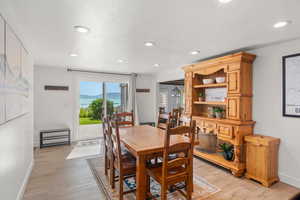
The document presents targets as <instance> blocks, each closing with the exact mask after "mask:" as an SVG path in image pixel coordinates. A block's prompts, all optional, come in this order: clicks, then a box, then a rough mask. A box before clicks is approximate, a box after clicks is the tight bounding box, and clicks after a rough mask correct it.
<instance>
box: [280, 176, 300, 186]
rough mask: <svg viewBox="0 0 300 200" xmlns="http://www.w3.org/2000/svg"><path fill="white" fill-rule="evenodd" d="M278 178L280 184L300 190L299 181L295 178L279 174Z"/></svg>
mask: <svg viewBox="0 0 300 200" xmlns="http://www.w3.org/2000/svg"><path fill="white" fill-rule="evenodd" d="M279 178H280V181H281V182H284V183H286V184H289V185H292V186H295V187H297V188H300V180H299V179H297V178H295V177H291V176H288V175H286V174H283V173H279Z"/></svg>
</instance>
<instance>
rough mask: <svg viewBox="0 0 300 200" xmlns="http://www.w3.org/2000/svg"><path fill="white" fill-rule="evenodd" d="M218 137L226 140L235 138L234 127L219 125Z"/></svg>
mask: <svg viewBox="0 0 300 200" xmlns="http://www.w3.org/2000/svg"><path fill="white" fill-rule="evenodd" d="M218 136H220V137H224V138H229V139H232V138H233V127H232V126H231V125H225V124H219V125H218Z"/></svg>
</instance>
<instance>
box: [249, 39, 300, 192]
mask: <svg viewBox="0 0 300 200" xmlns="http://www.w3.org/2000/svg"><path fill="white" fill-rule="evenodd" d="M251 53H254V54H256V55H257V58H256V60H255V62H254V66H253V69H254V72H253V82H254V96H253V119H254V120H255V121H256V125H255V133H259V134H263V135H269V136H274V137H278V138H280V139H281V144H280V152H279V176H280V179H281V180H282V181H284V182H287V183H289V184H292V185H295V186H297V187H299V188H300V172H299V169H300V146H299V141H300V132H299V124H300V118H291V117H283V116H282V56H285V55H291V54H295V53H300V40H296V41H291V42H286V43H282V44H278V45H272V46H269V47H265V48H261V49H256V50H253V51H252V52H251Z"/></svg>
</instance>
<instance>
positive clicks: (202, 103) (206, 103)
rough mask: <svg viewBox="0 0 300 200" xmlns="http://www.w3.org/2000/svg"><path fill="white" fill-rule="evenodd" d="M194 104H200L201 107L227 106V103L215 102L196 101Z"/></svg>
mask: <svg viewBox="0 0 300 200" xmlns="http://www.w3.org/2000/svg"><path fill="white" fill-rule="evenodd" d="M194 104H199V105H220V106H225V105H226V102H225V101H224V102H222V101H219V102H217V101H216V102H214V101H194Z"/></svg>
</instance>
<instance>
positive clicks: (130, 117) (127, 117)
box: [115, 111, 134, 128]
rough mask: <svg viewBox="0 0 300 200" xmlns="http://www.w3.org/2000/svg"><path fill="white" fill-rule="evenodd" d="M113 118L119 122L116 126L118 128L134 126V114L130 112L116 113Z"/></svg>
mask: <svg viewBox="0 0 300 200" xmlns="http://www.w3.org/2000/svg"><path fill="white" fill-rule="evenodd" d="M115 117H116V118H117V119H118V120H119V121H118V125H119V127H120V128H121V127H130V126H134V113H133V111H131V112H121V113H116V114H115Z"/></svg>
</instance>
